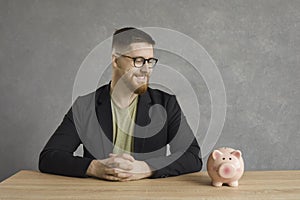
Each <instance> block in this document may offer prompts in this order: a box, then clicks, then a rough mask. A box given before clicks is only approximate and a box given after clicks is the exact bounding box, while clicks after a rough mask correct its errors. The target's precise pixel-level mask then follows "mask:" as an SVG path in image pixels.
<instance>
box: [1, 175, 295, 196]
mask: <svg viewBox="0 0 300 200" xmlns="http://www.w3.org/2000/svg"><path fill="white" fill-rule="evenodd" d="M0 199H1V200H2V199H14V200H17V199H30V200H34V199H39V200H40V199H63V200H66V199H84V200H86V199H131V200H132V199H170V200H171V199H172V200H173V199H251V200H252V199H264V200H265V199H297V200H299V199H300V171H247V172H245V174H244V176H243V177H242V179H241V180H240V185H239V187H237V188H232V187H228V186H223V187H220V188H216V187H213V186H211V185H210V179H209V177H208V175H207V173H206V172H199V173H193V174H187V175H182V176H177V177H169V178H162V179H144V180H139V181H132V182H109V181H103V180H97V179H92V178H71V177H64V176H56V175H50V174H43V173H40V172H36V171H20V172H18V173H17V174H15V175H14V176H12V177H10V178H8V179H6V180H4V181H3V182H2V183H0Z"/></svg>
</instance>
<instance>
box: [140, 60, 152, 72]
mask: <svg viewBox="0 0 300 200" xmlns="http://www.w3.org/2000/svg"><path fill="white" fill-rule="evenodd" d="M150 65H151V64H149V63H148V62H145V64H144V65H143V66H142V67H141V72H143V73H149V72H150Z"/></svg>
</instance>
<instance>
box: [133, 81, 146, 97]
mask: <svg viewBox="0 0 300 200" xmlns="http://www.w3.org/2000/svg"><path fill="white" fill-rule="evenodd" d="M147 89H148V82H147V83H146V84H144V85H141V86H140V87H139V88H137V89H135V90H134V94H138V95H140V94H144V93H145V92H146V91H147Z"/></svg>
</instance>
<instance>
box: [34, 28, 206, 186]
mask: <svg viewBox="0 0 300 200" xmlns="http://www.w3.org/2000/svg"><path fill="white" fill-rule="evenodd" d="M154 44H155V42H154V40H153V39H152V38H151V36H150V35H148V34H147V33H145V32H144V31H142V30H139V29H136V28H123V29H120V30H117V31H116V32H115V33H114V35H113V44H112V79H111V82H110V83H109V84H107V85H104V86H102V87H100V88H98V89H97V90H96V91H95V92H93V93H91V94H88V95H85V96H82V97H79V98H78V99H77V100H76V101H75V102H74V104H73V106H72V108H71V109H70V110H69V111H68V113H67V114H66V115H65V117H64V119H63V121H62V123H61V125H60V126H59V127H58V128H57V130H56V131H55V133H54V134H53V135H52V137H51V138H50V139H49V141H48V143H47V144H46V146H45V147H44V149H43V151H42V152H41V154H40V160H39V169H40V171H41V172H46V173H54V174H60V175H66V176H75V177H95V178H100V179H105V180H112V181H130V180H138V179H143V178H147V177H150V178H159V177H167V176H175V175H180V174H185V173H190V172H195V171H199V170H201V168H202V160H201V158H200V147H199V145H198V143H197V140H196V139H195V137H194V135H193V133H192V131H191V129H190V127H189V125H188V123H187V121H186V119H185V117H184V115H183V113H182V111H181V109H180V106H179V104H178V103H177V100H176V97H175V96H174V95H170V94H167V93H165V92H163V91H160V90H157V89H151V88H148V83H149V77H150V75H151V73H152V71H153V68H154V67H155V65H156V63H157V61H158V59H156V58H154ZM94 112H95V113H96V115H93V113H94ZM93 116H96V117H94V118H95V119H93ZM91 127H93V128H91ZM80 144H83V145H84V155H83V157H78V156H74V155H73V152H74V151H75V150H76V149H77V147H78V146H79V145H80ZM167 145H169V146H170V153H171V154H170V155H166V152H167Z"/></svg>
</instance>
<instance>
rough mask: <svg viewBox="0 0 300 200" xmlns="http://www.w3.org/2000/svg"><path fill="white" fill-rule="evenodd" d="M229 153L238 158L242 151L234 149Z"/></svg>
mask: <svg viewBox="0 0 300 200" xmlns="http://www.w3.org/2000/svg"><path fill="white" fill-rule="evenodd" d="M231 154H232V155H234V156H235V157H237V158H238V159H239V158H240V157H242V152H241V151H239V150H235V151H233V152H231Z"/></svg>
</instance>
